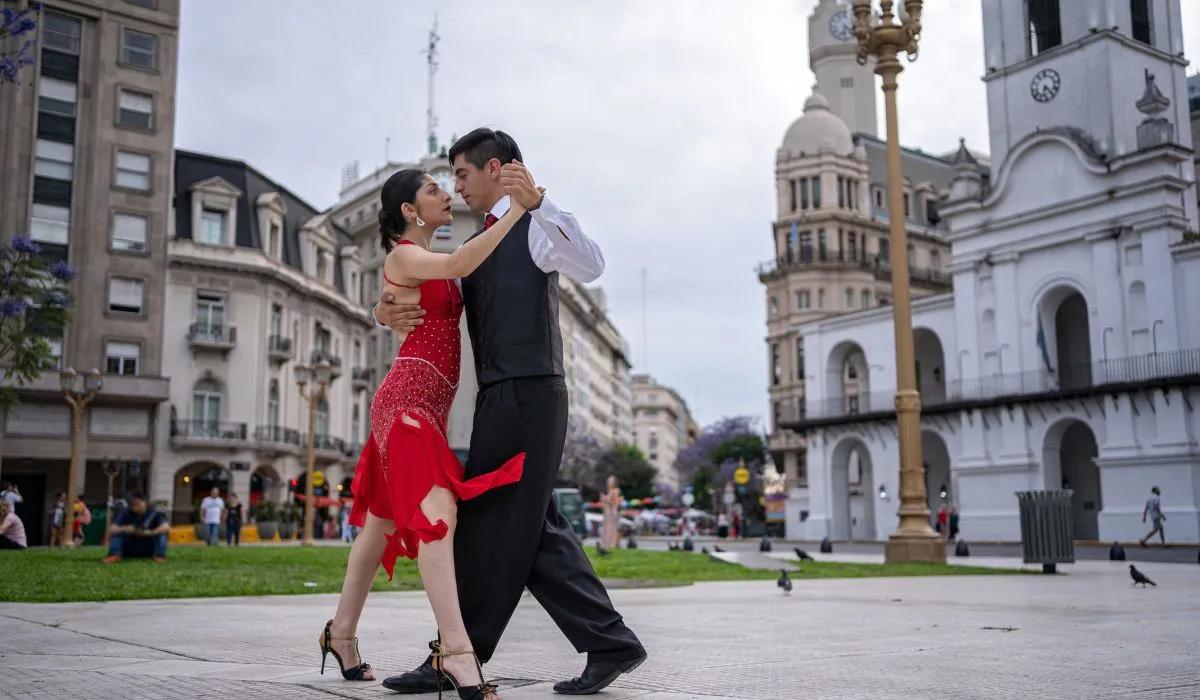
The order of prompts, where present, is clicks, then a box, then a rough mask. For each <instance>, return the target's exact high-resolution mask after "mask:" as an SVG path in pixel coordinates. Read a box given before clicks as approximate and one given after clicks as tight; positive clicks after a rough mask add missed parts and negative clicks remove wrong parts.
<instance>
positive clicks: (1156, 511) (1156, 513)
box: [1141, 486, 1167, 547]
mask: <svg viewBox="0 0 1200 700" xmlns="http://www.w3.org/2000/svg"><path fill="white" fill-rule="evenodd" d="M1147 515H1149V516H1150V524H1151V525H1153V526H1154V527H1152V528H1151V529H1150V532H1147V533H1146V536H1145V537H1143V538H1142V540H1141V544H1142V546H1143V547H1145V546H1146V541H1147V540H1149V539H1150V538H1151V537H1154V533H1156V532H1157V533H1158V538H1159V541H1161V542H1162V546H1164V547H1166V546H1167V533H1166V532H1164V531H1163V521H1164V520H1166V519H1167V516H1165V515H1163V512H1162V491H1159V490H1158V487H1157V486H1154V487H1152V488H1151V489H1150V498H1149V499H1147V500H1146V507H1145V508H1143V509H1142V522H1146V516H1147Z"/></svg>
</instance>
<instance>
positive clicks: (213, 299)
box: [196, 292, 225, 334]
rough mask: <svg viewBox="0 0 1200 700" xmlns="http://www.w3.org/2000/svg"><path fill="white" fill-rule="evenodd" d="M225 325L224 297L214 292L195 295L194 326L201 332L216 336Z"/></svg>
mask: <svg viewBox="0 0 1200 700" xmlns="http://www.w3.org/2000/svg"><path fill="white" fill-rule="evenodd" d="M224 325H225V297H224V296H223V295H221V294H216V293H214V292H197V293H196V326H197V327H198V329H199V330H200V331H201V332H207V333H211V334H217V333H220V332H221V327H222V326H224Z"/></svg>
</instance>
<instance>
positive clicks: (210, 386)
mask: <svg viewBox="0 0 1200 700" xmlns="http://www.w3.org/2000/svg"><path fill="white" fill-rule="evenodd" d="M220 421H221V385H220V384H217V383H216V382H215V381H213V380H212V379H202V380H200V381H199V382H196V386H195V388H193V389H192V428H193V429H194V430H196V431H197V434H199V435H210V436H214V437H215V436H216V435H217V424H218V423H219V422H220Z"/></svg>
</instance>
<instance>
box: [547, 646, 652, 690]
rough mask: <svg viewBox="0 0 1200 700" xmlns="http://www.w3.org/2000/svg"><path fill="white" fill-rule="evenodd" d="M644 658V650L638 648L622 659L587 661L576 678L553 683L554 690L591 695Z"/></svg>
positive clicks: (639, 663) (640, 663) (638, 664)
mask: <svg viewBox="0 0 1200 700" xmlns="http://www.w3.org/2000/svg"><path fill="white" fill-rule="evenodd" d="M645 660H646V650H645V649H638V650H637V652H636V653H635V654H634V655H631V656H627V657H625V658H624V659H615V660H614V659H606V660H603V661H591V660H589V661H588V665H587V666H586V667H584V669H583V673H582V674H580V675H579V677H578V678H572V679H571V680H569V681H562V682H561V683H555V684H554V692H556V693H562V694H563V695H592V694H594V693H599V692H600V691H601V690H604V689H605V688H607V687H608V685H609V684H610V683H612V682H613V681H615V680H617V676H619V675H621V674H622V673H629V672H630V671H633V669H635V668H637V667H638V666H641V665H642V662H643V661H645Z"/></svg>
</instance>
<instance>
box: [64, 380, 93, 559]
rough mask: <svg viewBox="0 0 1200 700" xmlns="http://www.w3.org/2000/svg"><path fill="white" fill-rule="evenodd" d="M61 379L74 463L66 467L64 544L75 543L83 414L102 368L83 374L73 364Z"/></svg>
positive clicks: (69, 545)
mask: <svg viewBox="0 0 1200 700" xmlns="http://www.w3.org/2000/svg"><path fill="white" fill-rule="evenodd" d="M58 383H59V386H60V387H61V388H62V392H63V397H65V398H66V400H67V403H68V404H70V406H71V466H70V468H69V469H68V471H67V512H66V513H64V514H63V535H62V538H63V541H62V546H64V547H73V546H75V538H74V532H75V498H76V493H77V490H76V486H75V485H76V483H78V481H79V474H80V472H79V470H80V466H79V433H80V431H81V430H82V429H83V427H82V426H83V414H84V410H85V409H87V405H88V404H89V403H91V402H92V399H94V398H96V392H98V391H100V388H101V387H103V386H104V377H102V376H101V375H100V370H98V369H90V370H88V371H87V373H86V374H83V375H80V374H79V373H78V372H76V371H75V370H74V369H71V368H70V367H68V368H66V369H64V370H63V371H61V372H59V373H58Z"/></svg>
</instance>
